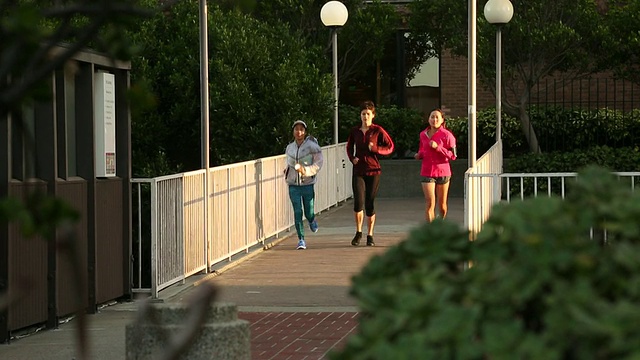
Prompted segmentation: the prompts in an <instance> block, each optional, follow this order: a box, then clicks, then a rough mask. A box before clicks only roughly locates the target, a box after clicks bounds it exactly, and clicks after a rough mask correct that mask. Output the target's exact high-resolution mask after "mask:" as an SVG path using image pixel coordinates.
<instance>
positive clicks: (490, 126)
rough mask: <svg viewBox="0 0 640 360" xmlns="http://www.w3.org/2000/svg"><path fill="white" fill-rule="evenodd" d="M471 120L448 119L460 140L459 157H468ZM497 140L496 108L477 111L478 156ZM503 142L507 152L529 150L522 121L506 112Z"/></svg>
mask: <svg viewBox="0 0 640 360" xmlns="http://www.w3.org/2000/svg"><path fill="white" fill-rule="evenodd" d="M468 122H469V120H468V118H467V117H466V116H465V117H451V118H448V119H447V122H446V124H447V128H448V129H449V130H451V132H453V134H454V135H455V137H456V140H457V142H458V157H460V158H467V157H468V151H469V145H468V138H469V123H468ZM495 142H496V110H495V108H486V109H483V110H480V111H478V112H477V113H476V156H477V157H480V156H481V155H482V154H484V153H485V152H487V150H489V148H490V147H491V146H493V144H495ZM502 143H503V152H504V153H505V154H520V153H523V152H526V151H528V147H527V143H526V139H525V137H524V135H523V134H522V130H521V128H520V122H519V121H518V120H517V119H516V118H514V117H512V116H508V115H506V114H503V115H502Z"/></svg>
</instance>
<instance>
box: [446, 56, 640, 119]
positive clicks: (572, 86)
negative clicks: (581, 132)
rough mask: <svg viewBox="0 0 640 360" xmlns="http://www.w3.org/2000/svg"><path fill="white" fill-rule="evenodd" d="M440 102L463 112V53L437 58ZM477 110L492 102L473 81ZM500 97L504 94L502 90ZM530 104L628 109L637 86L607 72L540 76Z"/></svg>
mask: <svg viewBox="0 0 640 360" xmlns="http://www.w3.org/2000/svg"><path fill="white" fill-rule="evenodd" d="M440 66H441V67H440V91H441V99H442V101H441V105H442V107H443V108H444V109H445V111H446V112H447V114H448V116H454V117H457V116H465V117H466V116H467V114H468V112H467V104H468V79H469V76H468V69H467V58H466V57H459V58H456V57H453V56H451V55H450V54H449V53H445V54H444V55H443V56H442V58H441V59H440ZM476 86H477V92H476V106H477V109H478V110H481V109H483V108H486V107H493V106H495V97H494V95H493V93H492V92H491V90H489V89H487V88H486V87H484V85H483V84H482V83H481V82H480V80H479V79H478V80H477V81H476ZM502 95H503V96H504V97H506V96H508V94H506V93H504V92H503V94H502ZM530 104H531V105H542V106H545V105H546V106H555V105H558V106H563V107H571V108H580V109H599V108H605V107H607V108H609V109H616V110H622V111H629V110H631V109H634V108H639V107H640V86H638V85H634V84H632V83H631V82H629V81H624V80H616V79H614V78H613V75H612V74H611V73H609V72H602V73H598V74H594V75H592V76H590V77H589V78H588V79H582V80H574V81H571V82H568V83H564V82H563V81H562V80H561V79H560V78H558V77H551V76H550V77H547V78H543V79H542V80H541V81H540V82H539V83H538V84H537V85H536V86H535V87H534V88H533V89H532V91H531V100H530Z"/></svg>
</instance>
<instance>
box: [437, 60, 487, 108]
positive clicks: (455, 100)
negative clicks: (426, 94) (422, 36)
mask: <svg viewBox="0 0 640 360" xmlns="http://www.w3.org/2000/svg"><path fill="white" fill-rule="evenodd" d="M468 79H469V70H468V65H467V58H465V57H462V58H460V57H453V56H451V54H450V53H449V52H446V53H444V54H443V55H442V56H441V58H440V96H441V103H440V104H441V106H442V108H443V110H444V111H445V112H446V113H447V116H452V117H457V116H467V114H468V111H467V106H468V104H469V100H468V99H469V94H468V93H469V90H468V89H469V80H468ZM494 105H495V97H494V96H493V94H492V93H491V91H489V90H488V89H486V88H484V87H483V86H482V84H481V83H480V80H479V79H478V80H477V81H476V107H477V108H478V109H482V108H485V107H488V106H494Z"/></svg>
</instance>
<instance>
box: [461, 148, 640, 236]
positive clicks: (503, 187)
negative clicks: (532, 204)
mask: <svg viewBox="0 0 640 360" xmlns="http://www.w3.org/2000/svg"><path fill="white" fill-rule="evenodd" d="M498 147H500V161H497V159H495V157H496V156H497V153H498ZM501 152H502V151H501V146H500V145H499V144H498V143H496V145H494V147H492V148H491V149H490V150H489V151H488V152H487V153H486V154H484V155H483V156H482V157H481V158H480V160H478V162H477V167H476V168H475V169H469V170H467V172H466V173H465V227H466V228H467V229H469V231H470V236H471V238H472V239H473V238H475V235H476V234H477V233H478V232H480V230H481V229H482V224H483V223H484V222H485V221H486V220H487V219H488V218H489V216H490V214H491V208H492V207H493V205H494V204H496V203H498V202H501V201H504V202H510V201H512V200H514V199H517V200H523V199H525V198H530V197H539V196H559V197H561V198H563V199H564V198H565V196H566V193H567V185H568V184H569V183H570V182H572V181H575V180H576V178H577V173H575V172H558V173H502V157H501ZM498 163H499V167H498V165H497V164H498ZM474 170H475V171H474ZM613 174H615V175H616V176H617V177H618V180H619V181H620V184H621V186H625V187H628V188H629V189H631V191H632V192H634V191H635V189H636V187H637V184H638V183H640V172H613ZM592 232H593V230H592ZM592 236H593V234H592ZM603 236H604V238H605V240H606V232H605V234H603Z"/></svg>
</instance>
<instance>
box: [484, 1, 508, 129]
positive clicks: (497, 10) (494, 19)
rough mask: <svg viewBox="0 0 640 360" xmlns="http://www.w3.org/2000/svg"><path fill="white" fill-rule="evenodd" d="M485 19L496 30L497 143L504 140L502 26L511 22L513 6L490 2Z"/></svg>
mask: <svg viewBox="0 0 640 360" xmlns="http://www.w3.org/2000/svg"><path fill="white" fill-rule="evenodd" d="M484 17H485V19H487V21H488V22H489V23H490V24H494V25H497V28H496V141H498V140H500V139H501V138H502V25H504V24H506V23H508V22H509V21H511V18H512V17H513V5H511V1H509V0H489V1H488V2H487V3H486V4H485V5H484Z"/></svg>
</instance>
